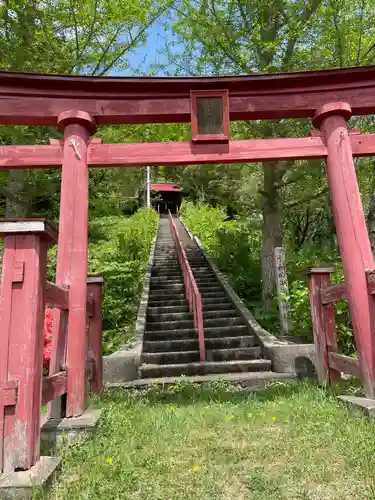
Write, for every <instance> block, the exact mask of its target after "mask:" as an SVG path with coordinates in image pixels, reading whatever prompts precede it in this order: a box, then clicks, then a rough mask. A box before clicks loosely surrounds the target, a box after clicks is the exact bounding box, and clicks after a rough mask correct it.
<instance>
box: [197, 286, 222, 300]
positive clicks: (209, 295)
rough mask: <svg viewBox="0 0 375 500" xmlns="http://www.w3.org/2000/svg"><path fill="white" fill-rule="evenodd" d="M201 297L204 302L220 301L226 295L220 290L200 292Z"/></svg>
mask: <svg viewBox="0 0 375 500" xmlns="http://www.w3.org/2000/svg"><path fill="white" fill-rule="evenodd" d="M200 292H201V296H202V300H203V301H205V299H220V300H222V299H223V298H225V299H226V298H227V294H226V293H225V291H224V290H223V288H221V289H220V290H210V291H208V290H201V291H200Z"/></svg>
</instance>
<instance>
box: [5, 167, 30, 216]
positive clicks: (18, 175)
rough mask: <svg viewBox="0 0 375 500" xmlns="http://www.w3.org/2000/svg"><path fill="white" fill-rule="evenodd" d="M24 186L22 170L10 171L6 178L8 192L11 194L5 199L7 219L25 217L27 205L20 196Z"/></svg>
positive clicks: (24, 180) (24, 178) (24, 177)
mask: <svg viewBox="0 0 375 500" xmlns="http://www.w3.org/2000/svg"><path fill="white" fill-rule="evenodd" d="M25 185H26V173H25V172H23V171H22V170H19V171H17V170H10V171H9V177H8V191H9V192H10V193H11V194H12V196H11V197H7V204H6V208H5V217H7V218H13V217H16V218H23V217H26V216H27V211H28V205H27V203H25V202H24V201H23V200H22V198H21V196H22V194H23V192H24V189H25Z"/></svg>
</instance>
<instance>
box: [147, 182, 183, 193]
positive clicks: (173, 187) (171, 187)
mask: <svg viewBox="0 0 375 500" xmlns="http://www.w3.org/2000/svg"><path fill="white" fill-rule="evenodd" d="M151 191H174V192H175V193H179V192H181V191H182V189H181V186H179V185H178V184H168V183H162V184H151Z"/></svg>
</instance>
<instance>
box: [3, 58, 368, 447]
mask: <svg viewBox="0 0 375 500" xmlns="http://www.w3.org/2000/svg"><path fill="white" fill-rule="evenodd" d="M197 95H198V96H199V95H206V96H207V97H208V98H209V97H210V95H211V96H212V97H218V96H222V97H223V99H224V100H223V110H224V111H223V113H224V115H223V119H224V125H225V126H224V127H223V128H224V129H225V130H227V124H228V123H227V122H229V118H230V120H259V119H273V120H277V119H282V118H312V123H313V125H314V126H315V127H317V128H318V129H319V131H314V132H313V133H312V134H311V136H310V137H301V138H285V139H256V140H241V141H232V140H228V139H227V137H226V133H225V134H223V135H222V137H218V136H215V137H214V139H215V140H213V141H209V140H208V142H200V140H199V139H198V138H197V137H193V139H197V140H193V141H192V142H175V143H143V144H101V143H100V141H98V140H94V139H93V140H90V135H91V134H92V133H93V132H94V131H95V129H96V126H97V125H105V124H132V123H138V124H139V123H162V122H189V121H191V120H192V121H193V124H194V126H193V129H194V130H195V131H196V130H197V126H196V125H197V123H196V120H197V113H198V114H199V110H198V111H197V106H196V102H195V105H194V106H192V105H191V104H192V101H193V97H194V99H196V98H197V97H196V96H197ZM226 111H227V112H228V113H227V114H226V115H225V112H226ZM371 113H375V67H363V68H349V69H337V70H327V71H313V72H304V73H290V74H272V75H254V76H240V77H202V78H201V77H191V78H115V77H103V78H96V77H95V78H90V77H73V76H48V75H37V74H19V73H17V74H15V73H4V72H3V73H0V123H2V124H9V125H40V126H47V125H48V126H57V127H58V128H59V129H60V130H62V131H63V132H64V139H63V140H61V141H53V142H52V144H50V145H43V146H1V147H0V169H28V168H61V167H62V180H61V199H60V223H59V236H58V260H57V275H56V284H57V285H61V286H62V287H66V288H69V323H68V352H67V366H68V375H67V377H68V380H67V408H66V413H67V416H68V417H73V416H79V415H82V413H83V411H84V394H85V391H84V384H85V373H84V367H83V364H82V363H80V362H79V361H80V360H82V359H83V357H84V356H85V326H86V313H87V284H86V277H87V267H88V265H87V259H88V257H87V255H88V253H87V252H88V251H87V239H88V234H87V233H88V167H126V166H135V165H137V166H145V165H174V164H176V165H187V164H209V163H210V164H215V163H246V162H248V163H250V162H262V161H265V160H278V159H291V160H293V159H312V158H320V159H325V160H326V163H327V173H328V183H329V186H330V191H331V197H332V206H333V212H334V217H335V222H336V228H337V237H338V242H339V246H340V252H341V257H342V262H343V267H344V274H345V280H346V283H347V293H348V300H349V306H350V312H351V315H352V320H353V327H354V331H355V336H356V343H357V348H358V352H359V356H360V367H361V377H362V380H363V384H364V387H365V392H366V395H367V396H368V397H374V396H375V323H374V321H375V319H374V297H373V296H372V295H371V294H370V293H369V292H368V290H367V282H366V274H365V271H366V270H368V269H374V267H375V266H374V260H373V256H372V253H371V248H370V243H369V238H368V234H367V229H366V224H365V218H364V214H363V209H362V205H361V200H360V195H359V190H358V185H357V180H356V174H355V169H354V164H353V156H370V155H374V154H375V135H373V134H369V135H360V134H359V133H358V132H354V133H351V132H350V130H348V128H347V125H346V121H347V120H348V119H349V118H350V117H351V116H352V115H367V114H371ZM198 119H199V116H198ZM225 120H227V122H226V121H225ZM202 137H203V136H202ZM204 140H205V141H207V137H206V136H205V139H204ZM7 290H8V289H6V288H5V287H3V290H2V309H1V317H0V326H1V328H2V329H3V328H4V321H5V320H4V318H5V316H6V313H7V311H6V304H7V300H8V299H9V297H8V296H7V293H9V291H7ZM61 335H62V334H61V331H60V329H59V327H58V324H57V326H56V327H55V331H54V337H53V342H54V345H53V358H52V361H51V372H50V373H51V375H53V374H54V373H56V372H57V371H58V370H60V368H59V366H60V364H61V359H62V358H63V357H64V341H63V340H64V339H63V338H62V336H61ZM8 347H9V346H8V345H3V344H2V337H1V336H0V351H2V352H4V349H5V350H7V349H8ZM2 359H6V356H5V358H4V356H3V357H2V358H0V361H1V360H2ZM0 373H1V370H0ZM5 377H6V378H5V380H0V394H1V391H2V390H3V389H4V388H3V385H4V384H5V383H8V382H9V381H11V380H12V378H11V374H9V373H8V374H6V375H5ZM50 415H51V416H58V415H59V409H58V408H51V409H50ZM1 417H2V416H0V422H1ZM5 418H6V417H5ZM1 432H2V431H1V430H0V438H1ZM0 441H1V439H0Z"/></svg>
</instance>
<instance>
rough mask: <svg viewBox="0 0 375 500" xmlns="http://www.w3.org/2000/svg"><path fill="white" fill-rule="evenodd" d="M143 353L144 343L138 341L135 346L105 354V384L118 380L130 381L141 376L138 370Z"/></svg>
mask: <svg viewBox="0 0 375 500" xmlns="http://www.w3.org/2000/svg"><path fill="white" fill-rule="evenodd" d="M141 353H142V343H141V342H138V343H137V345H136V346H135V347H133V348H130V349H127V348H124V349H120V350H119V351H117V352H115V353H113V354H111V355H110V356H104V358H103V379H104V384H108V383H116V382H129V381H130V380H136V379H137V378H139V374H138V370H139V366H140V360H141Z"/></svg>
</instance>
